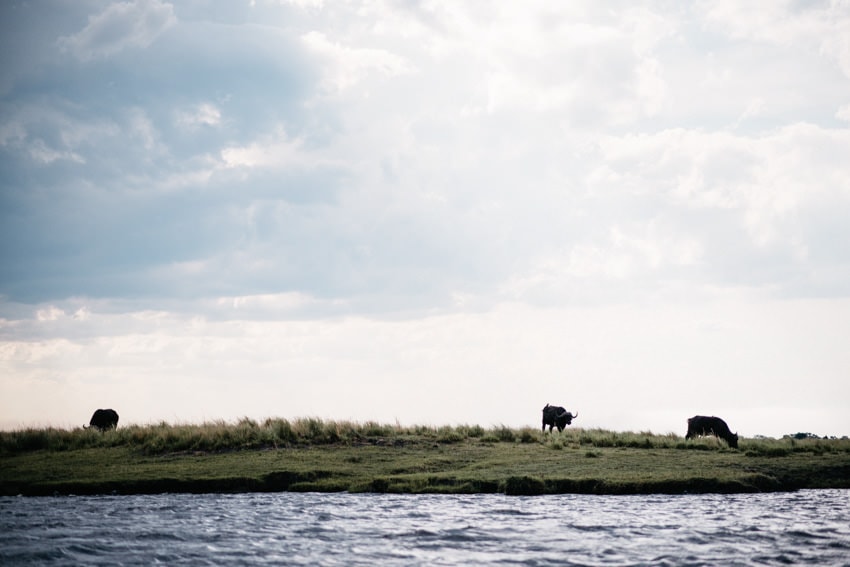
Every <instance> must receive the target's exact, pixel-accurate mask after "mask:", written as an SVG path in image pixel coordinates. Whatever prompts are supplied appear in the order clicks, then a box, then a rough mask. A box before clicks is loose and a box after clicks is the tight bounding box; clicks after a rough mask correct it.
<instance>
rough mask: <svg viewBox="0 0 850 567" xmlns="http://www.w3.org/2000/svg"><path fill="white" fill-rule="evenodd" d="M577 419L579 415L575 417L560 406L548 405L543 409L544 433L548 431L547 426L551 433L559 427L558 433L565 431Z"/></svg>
mask: <svg viewBox="0 0 850 567" xmlns="http://www.w3.org/2000/svg"><path fill="white" fill-rule="evenodd" d="M577 417H578V413H576V414H575V415H573V414H572V413H570V412H568V411H567V410H565V409H564V408H562V407H560V406H550V405H549V404H546V407H545V408H543V431H546V426H547V425H548V426H549V431H552V428H553V427H557V428H558V431H563V430H564V428H565V427H566V426H568V425H569V424H570V423H572V422H573V420H574V419H575V418H577Z"/></svg>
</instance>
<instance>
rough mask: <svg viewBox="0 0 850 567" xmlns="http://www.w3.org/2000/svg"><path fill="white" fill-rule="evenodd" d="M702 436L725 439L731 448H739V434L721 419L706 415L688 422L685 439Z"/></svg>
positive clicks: (695, 417)
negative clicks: (732, 430) (733, 431)
mask: <svg viewBox="0 0 850 567" xmlns="http://www.w3.org/2000/svg"><path fill="white" fill-rule="evenodd" d="M700 435H714V436H715V437H719V438H721V439H725V440H726V442H727V443H729V446H730V447H733V448H735V449H737V448H738V434H737V433H732V432H731V431H730V430H729V426H728V425H726V422H725V421H723V420H722V419H720V418H719V417H714V416H711V417H708V416H705V415H695V416H693V417H692V418H690V419H689V420H688V434H687V435H685V439H691V438H693V437H697V436H700Z"/></svg>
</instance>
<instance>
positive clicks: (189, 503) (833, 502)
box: [0, 490, 850, 566]
mask: <svg viewBox="0 0 850 567" xmlns="http://www.w3.org/2000/svg"><path fill="white" fill-rule="evenodd" d="M157 563H159V564H165V565H260V564H274V565H287V564H288V565H370V566H377V565H540V566H544V565H545V566H551V565H800V564H813V565H850V491H847V490H812V491H801V492H795V493H782V494H750V495H686V496H660V495H659V496H587V495H565V496H535V497H508V496H501V495H477V496H436V495H434V496H408V495H401V496H394V495H376V494H357V495H355V494H314V493H310V494H293V493H280V494H230V495H221V494H210V495H188V494H161V495H156V496H101V497H82V496H71V497H46V498H22V497H18V498H14V497H4V498H0V565H29V564H37V565H98V564H100V565H119V564H124V565H152V564H157Z"/></svg>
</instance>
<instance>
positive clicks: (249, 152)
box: [221, 128, 315, 168]
mask: <svg viewBox="0 0 850 567" xmlns="http://www.w3.org/2000/svg"><path fill="white" fill-rule="evenodd" d="M221 159H222V161H223V162H224V166H225V167H228V168H234V167H243V168H284V167H291V166H293V165H296V166H298V165H302V166H303V165H310V164H313V163H315V160H314V158H313V157H311V156H310V155H309V154H308V153H307V152H305V151H304V149H303V142H302V141H301V140H300V139H298V138H294V139H292V138H289V137H288V136H287V134H286V131H285V130H284V129H283V128H279V129H278V130H277V132H276V133H275V134H274V135H272V136H270V137H267V138H264V139H263V140H261V141H257V142H253V143H251V144H248V145H246V146H232V147H228V148H224V149H223V150H221Z"/></svg>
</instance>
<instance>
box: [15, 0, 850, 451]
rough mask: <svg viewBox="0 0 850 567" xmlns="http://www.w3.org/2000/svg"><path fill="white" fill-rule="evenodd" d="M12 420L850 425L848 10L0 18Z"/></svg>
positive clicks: (292, 11)
mask: <svg viewBox="0 0 850 567" xmlns="http://www.w3.org/2000/svg"><path fill="white" fill-rule="evenodd" d="M0 255H1V257H0V259H1V260H2V261H0V373H1V375H0V427H2V428H3V429H15V428H20V427H27V426H46V425H53V426H59V427H77V426H80V425H82V424H83V423H87V422H88V419H89V417H90V416H91V413H92V412H93V411H94V409H96V408H104V407H112V408H114V409H116V410H117V411H118V412H119V414H120V415H121V424H130V423H136V424H148V423H154V422H159V421H161V420H165V421H168V422H172V423H173V422H181V423H187V422H191V423H197V422H202V421H213V420H226V421H233V420H237V419H239V418H241V417H243V416H247V417H250V418H253V419H258V420H259V419H264V418H266V417H285V418H289V419H295V418H299V417H319V418H323V419H335V420H353V421H358V422H364V421H377V422H381V423H395V422H398V423H400V424H402V425H414V424H430V425H456V424H479V425H482V426H484V427H490V426H499V425H507V426H511V427H521V426H525V425H529V426H533V427H539V424H540V415H541V412H540V410H541V409H542V407H543V406H544V405H545V404H546V403H552V404H556V405H563V406H565V407H566V408H567V409H568V410H570V411H572V412H578V413H579V418H578V419H577V420H576V421H575V422H574V426H576V427H588V428H589V427H601V428H606V429H613V430H618V431H646V430H651V431H653V432H656V433H667V432H675V433H678V434H680V435H683V434H684V433H685V429H686V424H685V420H686V419H687V418H688V417H690V416H692V415H695V414H707V415H719V416H721V417H723V418H725V419H726V421H727V422H728V423H729V425H730V427H731V428H732V429H733V430H736V431H738V433H739V434H740V435H743V436H753V435H759V434H762V435H769V436H781V435H783V434H786V433H795V432H798V431H806V432H812V433H815V434H819V435H825V434H829V435H850V3H848V2H846V1H842V0H836V1H833V2H818V1H811V2H782V1H770V2H758V3H752V2H739V1H737V0H732V1H728V2H724V1H718V2H666V1H663V2H642V3H638V2H631V1H628V2H598V1H597V0H588V1H586V2H581V1H574V2H490V1H484V2H479V1H474V2H473V1H458V0H445V1H442V0H435V1H423V2H417V1H381V0H372V1H362V2H359V1H352V2H344V1H331V0H328V1H326V2H322V1H321V0H312V1H311V0H289V1H286V0H280V1H276V2H273V1H267V0H254V1H251V2H247V1H246V2H236V1H232V0H221V1H215V0H210V1H205V0H192V1H186V2H175V3H174V4H171V3H168V2H165V1H160V0H146V1H142V0H139V1H130V2H103V1H97V0H86V1H78V2H63V1H56V2H15V1H5V2H2V3H0Z"/></svg>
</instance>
